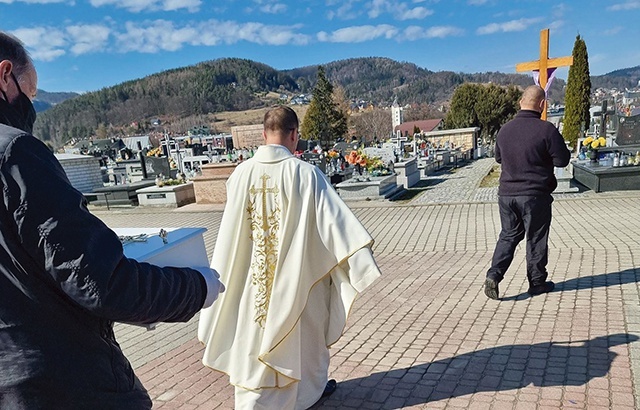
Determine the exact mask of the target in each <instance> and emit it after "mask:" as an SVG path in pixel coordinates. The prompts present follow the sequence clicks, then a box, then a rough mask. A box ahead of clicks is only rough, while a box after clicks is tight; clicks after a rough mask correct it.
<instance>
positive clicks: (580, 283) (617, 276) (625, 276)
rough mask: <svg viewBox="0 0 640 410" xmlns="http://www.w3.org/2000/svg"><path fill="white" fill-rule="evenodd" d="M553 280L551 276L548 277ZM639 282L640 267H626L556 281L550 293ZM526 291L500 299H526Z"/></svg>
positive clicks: (527, 295)
mask: <svg viewBox="0 0 640 410" xmlns="http://www.w3.org/2000/svg"><path fill="white" fill-rule="evenodd" d="M550 279H551V280H553V278H552V277H550ZM636 282H640V269H626V270H623V271H620V272H610V273H602V274H600V275H592V276H581V277H579V278H574V279H569V280H566V281H564V282H556V287H555V289H553V291H552V292H551V293H555V292H565V291H570V290H581V289H595V288H603V287H606V286H617V285H624V284H627V283H636ZM530 297H531V296H529V294H528V293H526V292H524V293H520V294H518V295H514V296H508V297H503V298H500V300H502V301H510V300H524V299H528V298H530Z"/></svg>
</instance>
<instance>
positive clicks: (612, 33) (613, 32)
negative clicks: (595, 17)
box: [602, 26, 623, 36]
mask: <svg viewBox="0 0 640 410" xmlns="http://www.w3.org/2000/svg"><path fill="white" fill-rule="evenodd" d="M622 29H623V27H622V26H616V27H612V28H610V29H607V30H605V31H604V32H603V33H602V34H604V35H605V36H615V35H616V34H618V33H619V32H621V31H622Z"/></svg>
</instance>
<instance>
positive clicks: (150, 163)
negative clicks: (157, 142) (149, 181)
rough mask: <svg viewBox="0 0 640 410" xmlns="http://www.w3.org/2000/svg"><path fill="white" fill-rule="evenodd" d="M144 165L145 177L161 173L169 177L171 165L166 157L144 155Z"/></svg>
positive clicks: (153, 176) (152, 176)
mask: <svg viewBox="0 0 640 410" xmlns="http://www.w3.org/2000/svg"><path fill="white" fill-rule="evenodd" d="M144 167H145V169H146V171H147V178H155V177H157V176H158V175H160V174H162V175H163V176H165V177H167V178H169V177H170V175H171V166H170V165H169V159H168V158H167V157H164V156H163V157H144Z"/></svg>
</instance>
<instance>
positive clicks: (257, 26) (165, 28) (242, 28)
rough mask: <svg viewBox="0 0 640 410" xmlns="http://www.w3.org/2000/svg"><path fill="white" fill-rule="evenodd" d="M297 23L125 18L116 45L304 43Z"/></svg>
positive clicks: (125, 48)
mask: <svg viewBox="0 0 640 410" xmlns="http://www.w3.org/2000/svg"><path fill="white" fill-rule="evenodd" d="M297 28H299V26H268V25H265V24H262V23H236V22H234V21H218V20H208V21H204V22H201V23H198V24H189V25H188V26H185V27H176V26H175V25H174V23H173V22H170V21H166V20H155V21H151V22H145V23H133V22H128V23H127V24H126V27H125V32H123V33H120V34H116V35H115V37H116V40H117V47H118V48H117V49H118V50H119V51H121V52H130V51H139V52H143V53H157V52H159V51H163V50H164V51H175V50H179V49H181V48H182V47H183V46H185V45H191V46H216V45H219V44H235V43H237V42H239V41H247V42H250V43H256V44H265V45H275V46H279V45H287V44H292V45H304V44H307V43H308V41H309V36H307V35H304V34H300V33H298V32H296V31H295V30H296V29H297Z"/></svg>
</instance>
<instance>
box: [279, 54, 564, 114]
mask: <svg viewBox="0 0 640 410" xmlns="http://www.w3.org/2000/svg"><path fill="white" fill-rule="evenodd" d="M324 67H325V70H326V74H327V77H328V78H329V80H330V81H331V82H332V83H334V84H340V85H341V86H342V87H343V88H344V89H345V91H346V94H347V96H348V97H349V98H358V99H363V100H365V101H367V100H370V101H374V102H376V103H382V104H390V103H391V102H393V100H394V98H397V99H398V103H400V104H403V105H404V104H410V103H442V102H444V101H448V100H449V99H450V98H451V96H452V95H453V91H454V90H455V87H456V86H458V85H460V84H462V83H464V82H475V83H495V84H500V85H510V84H514V85H519V86H521V87H526V86H529V85H531V84H533V80H532V78H531V76H530V75H524V74H504V73H497V72H489V73H480V74H465V73H454V72H452V71H439V72H434V71H430V70H427V69H424V68H420V67H418V66H416V65H415V64H412V63H407V62H398V61H395V60H391V59H388V58H381V57H368V58H352V59H347V60H340V61H334V62H332V63H329V64H326V65H325V66H324ZM284 72H285V73H286V74H289V75H291V76H292V77H293V78H295V79H296V80H297V83H298V84H300V85H303V86H306V85H308V84H311V85H312V84H315V79H316V73H317V66H307V67H302V68H296V69H292V70H286V71H284ZM564 85H565V82H564V81H563V80H558V81H556V82H554V83H553V84H552V89H551V94H550V98H551V99H552V100H557V101H562V100H563V99H564V93H563V91H562V90H563V88H564Z"/></svg>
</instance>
